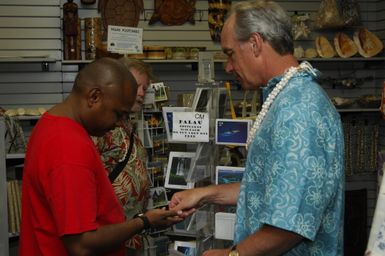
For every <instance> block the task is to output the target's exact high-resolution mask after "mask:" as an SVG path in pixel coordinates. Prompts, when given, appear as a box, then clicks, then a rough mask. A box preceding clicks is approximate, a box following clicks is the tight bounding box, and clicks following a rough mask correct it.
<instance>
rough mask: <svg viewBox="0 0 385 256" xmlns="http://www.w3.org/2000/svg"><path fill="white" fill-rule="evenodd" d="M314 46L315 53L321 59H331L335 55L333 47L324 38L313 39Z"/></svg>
mask: <svg viewBox="0 0 385 256" xmlns="http://www.w3.org/2000/svg"><path fill="white" fill-rule="evenodd" d="M315 46H316V49H317V53H318V55H319V56H320V57H321V58H331V57H334V56H335V55H336V52H335V51H334V48H333V46H332V45H331V44H330V42H329V40H328V39H327V38H326V37H324V36H317V37H316V38H315Z"/></svg>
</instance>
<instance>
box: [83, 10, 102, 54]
mask: <svg viewBox="0 0 385 256" xmlns="http://www.w3.org/2000/svg"><path fill="white" fill-rule="evenodd" d="M84 34H85V57H86V60H93V59H95V58H96V48H97V47H98V46H99V45H100V44H101V42H102V21H101V19H100V18H99V17H95V18H85V19H84Z"/></svg>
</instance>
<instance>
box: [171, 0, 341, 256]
mask: <svg viewBox="0 0 385 256" xmlns="http://www.w3.org/2000/svg"><path fill="white" fill-rule="evenodd" d="M221 46H222V49H223V51H224V53H225V54H226V55H227V57H228V58H227V62H226V65H225V70H226V71H227V72H231V73H233V74H234V75H235V77H236V79H237V80H238V81H239V82H240V83H241V84H242V88H243V89H247V90H255V89H258V88H260V87H262V91H263V96H264V100H263V105H262V109H261V111H260V112H259V114H258V116H257V117H256V120H255V122H254V124H253V126H252V128H251V130H250V133H249V135H248V141H247V149H248V155H247V160H246V169H245V173H244V176H243V179H242V182H241V183H233V184H224V185H217V186H208V187H201V188H195V189H193V190H185V191H182V192H178V193H175V194H174V195H173V197H172V199H171V201H170V208H171V209H173V210H181V211H182V214H185V215H189V214H191V213H192V212H194V211H195V209H196V207H198V206H200V205H202V204H205V203H215V204H222V205H227V204H237V212H236V223H235V232H234V246H233V247H231V248H225V249H216V250H209V251H206V252H205V253H204V254H203V255H204V256H213V255H218V256H219V255H222V256H223V255H229V256H249V255H299V256H308V255H314V256H316V255H317V256H318V255H320V256H321V255H328V256H329V255H330V256H336V255H343V218H344V170H343V167H344V141H343V132H342V125H341V120H340V116H339V114H338V112H337V111H336V109H335V108H334V106H333V104H332V103H331V101H330V100H329V98H328V96H327V95H326V93H325V92H324V91H323V89H322V88H321V87H320V86H319V85H318V83H317V80H316V77H317V75H318V73H319V72H318V71H317V70H316V69H314V68H312V67H311V65H310V64H309V63H307V62H303V63H301V64H299V63H298V61H297V60H296V58H295V57H294V56H293V51H294V50H293V48H294V47H293V39H292V35H291V22H290V18H289V17H288V15H287V14H286V12H285V11H284V10H283V9H282V8H281V7H280V6H279V5H278V4H276V3H275V2H273V1H263V0H254V1H247V2H239V3H236V4H234V5H233V6H232V10H231V12H230V15H229V17H228V19H227V20H226V22H225V24H224V26H223V30H222V34H221Z"/></svg>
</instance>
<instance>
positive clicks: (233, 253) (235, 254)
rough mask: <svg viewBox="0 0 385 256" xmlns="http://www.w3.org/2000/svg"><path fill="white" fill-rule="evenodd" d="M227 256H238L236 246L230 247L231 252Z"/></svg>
mask: <svg viewBox="0 0 385 256" xmlns="http://www.w3.org/2000/svg"><path fill="white" fill-rule="evenodd" d="M229 256H239V253H238V251H237V245H236V244H235V245H233V247H231V251H230V252H229Z"/></svg>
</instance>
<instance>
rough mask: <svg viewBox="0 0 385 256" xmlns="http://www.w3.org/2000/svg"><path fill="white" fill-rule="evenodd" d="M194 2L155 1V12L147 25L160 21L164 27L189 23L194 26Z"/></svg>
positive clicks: (183, 0)
mask: <svg viewBox="0 0 385 256" xmlns="http://www.w3.org/2000/svg"><path fill="white" fill-rule="evenodd" d="M195 2H196V0H155V11H154V13H153V15H152V17H151V19H150V21H149V22H148V24H149V25H152V24H154V23H156V22H157V21H160V22H161V23H163V24H164V25H168V26H174V25H182V24H184V23H186V22H187V21H189V22H190V23H191V24H195V19H194V14H195Z"/></svg>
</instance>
